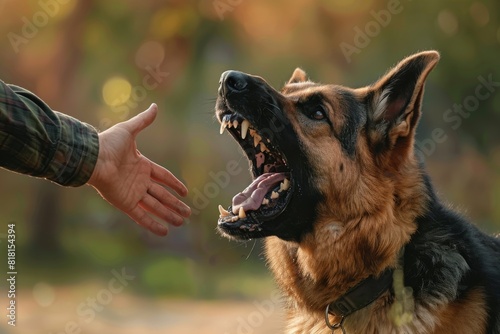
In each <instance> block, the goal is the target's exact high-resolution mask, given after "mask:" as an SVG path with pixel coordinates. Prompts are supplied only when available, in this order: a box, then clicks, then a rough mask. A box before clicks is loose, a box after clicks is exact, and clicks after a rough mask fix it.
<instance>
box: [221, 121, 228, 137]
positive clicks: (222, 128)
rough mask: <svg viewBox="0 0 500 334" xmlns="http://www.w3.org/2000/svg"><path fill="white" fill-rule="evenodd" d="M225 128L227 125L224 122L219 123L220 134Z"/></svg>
mask: <svg viewBox="0 0 500 334" xmlns="http://www.w3.org/2000/svg"><path fill="white" fill-rule="evenodd" d="M226 126H227V123H226V122H225V121H224V120H222V122H221V123H220V134H223V133H224V130H225V129H226Z"/></svg>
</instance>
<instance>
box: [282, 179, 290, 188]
mask: <svg viewBox="0 0 500 334" xmlns="http://www.w3.org/2000/svg"><path fill="white" fill-rule="evenodd" d="M289 188H290V181H289V180H288V179H286V178H285V181H283V190H288V189H289Z"/></svg>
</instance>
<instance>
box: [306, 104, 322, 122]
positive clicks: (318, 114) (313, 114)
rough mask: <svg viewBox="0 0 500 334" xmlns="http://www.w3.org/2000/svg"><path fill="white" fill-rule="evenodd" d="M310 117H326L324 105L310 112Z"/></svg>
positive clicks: (318, 118) (316, 118)
mask: <svg viewBox="0 0 500 334" xmlns="http://www.w3.org/2000/svg"><path fill="white" fill-rule="evenodd" d="M309 118H311V119H315V120H317V121H321V120H323V119H325V118H326V114H325V109H323V107H317V108H315V109H314V111H313V112H311V113H310V114H309Z"/></svg>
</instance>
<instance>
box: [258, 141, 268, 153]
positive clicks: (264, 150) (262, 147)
mask: <svg viewBox="0 0 500 334" xmlns="http://www.w3.org/2000/svg"><path fill="white" fill-rule="evenodd" d="M260 151H261V152H269V149H268V148H267V146H266V144H264V142H260Z"/></svg>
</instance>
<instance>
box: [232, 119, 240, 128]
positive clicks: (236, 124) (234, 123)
mask: <svg viewBox="0 0 500 334" xmlns="http://www.w3.org/2000/svg"><path fill="white" fill-rule="evenodd" d="M238 125H239V123H238V121H237V120H234V121H233V127H234V128H235V129H236V128H237V127H238Z"/></svg>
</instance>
